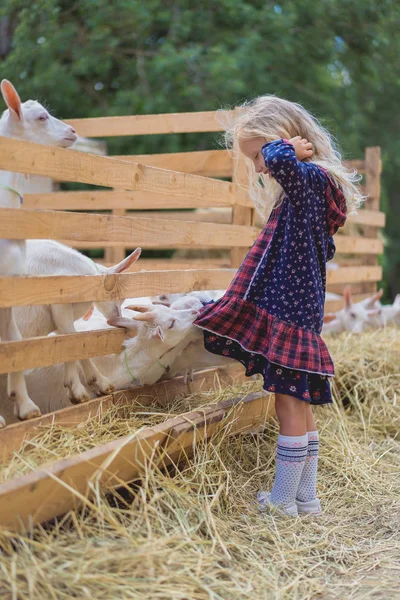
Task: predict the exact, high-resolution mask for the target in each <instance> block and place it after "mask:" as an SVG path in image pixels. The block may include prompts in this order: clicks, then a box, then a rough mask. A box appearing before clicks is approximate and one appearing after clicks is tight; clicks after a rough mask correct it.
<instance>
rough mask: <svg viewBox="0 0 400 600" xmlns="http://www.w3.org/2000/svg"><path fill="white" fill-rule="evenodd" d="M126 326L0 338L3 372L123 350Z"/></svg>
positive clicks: (46, 365) (0, 364) (0, 362)
mask: <svg viewBox="0 0 400 600" xmlns="http://www.w3.org/2000/svg"><path fill="white" fill-rule="evenodd" d="M124 339H125V332H124V330H123V329H100V330H97V331H83V332H80V333H68V334H65V335H56V336H50V337H47V336H42V337H37V338H31V339H25V340H20V341H18V342H0V374H1V373H12V372H14V371H23V370H28V369H36V368H38V367H48V366H49V365H57V364H59V363H64V362H70V361H74V360H78V359H82V358H91V357H92V356H107V354H116V353H117V352H121V350H122V343H123V341H124Z"/></svg>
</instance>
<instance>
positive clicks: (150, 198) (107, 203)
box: [24, 190, 252, 211]
mask: <svg viewBox="0 0 400 600" xmlns="http://www.w3.org/2000/svg"><path fill="white" fill-rule="evenodd" d="M234 204H239V205H241V206H252V203H251V200H249V199H248V198H247V197H246V196H235V195H231V196H229V197H226V198H225V197H224V196H219V197H218V198H213V197H211V198H209V197H207V196H201V195H199V196H197V197H193V196H191V197H185V196H171V195H165V194H159V193H154V192H146V191H139V192H130V191H123V192H119V191H114V190H93V191H86V192H52V193H49V194H42V193H40V194H26V196H25V197H24V207H25V208H41V209H45V210H92V211H98V210H112V209H116V208H123V209H125V210H129V209H131V210H148V209H149V208H151V209H152V210H162V209H179V208H207V207H225V206H226V207H229V206H233V205H234Z"/></svg>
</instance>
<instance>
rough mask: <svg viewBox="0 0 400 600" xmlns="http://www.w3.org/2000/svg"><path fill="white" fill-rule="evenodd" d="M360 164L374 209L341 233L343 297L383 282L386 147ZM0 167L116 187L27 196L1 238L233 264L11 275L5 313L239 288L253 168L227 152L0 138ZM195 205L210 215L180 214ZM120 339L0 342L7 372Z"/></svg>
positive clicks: (191, 123) (179, 262) (118, 120)
mask: <svg viewBox="0 0 400 600" xmlns="http://www.w3.org/2000/svg"><path fill="white" fill-rule="evenodd" d="M70 123H71V125H73V127H74V128H75V129H76V130H77V131H78V133H79V134H80V135H83V136H86V137H104V136H116V135H142V134H144V133H146V134H159V133H165V134H168V133H177V132H179V133H183V132H184V133H189V132H194V131H195V132H199V131H203V132H206V131H207V132H209V131H218V130H219V129H220V126H219V124H218V121H217V119H216V113H214V112H209V113H187V114H171V115H145V116H135V117H106V118H98V119H78V120H74V121H70ZM351 164H352V165H353V166H354V167H356V168H357V169H358V170H359V171H360V172H361V173H362V174H363V176H364V180H365V181H364V186H365V190H366V193H367V194H368V200H367V202H366V208H365V209H363V210H360V212H359V214H358V215H357V216H356V217H352V218H350V219H349V225H348V226H346V227H345V230H344V233H343V234H342V235H337V236H336V245H337V252H338V254H337V259H336V261H337V262H338V264H339V265H340V267H339V268H337V269H335V270H329V271H328V289H329V290H331V291H338V292H340V291H341V290H342V288H343V286H344V285H345V284H347V283H351V284H352V286H353V290H354V291H355V292H356V293H357V294H358V295H359V297H362V296H363V295H365V294H367V293H369V292H371V291H372V290H374V289H376V282H377V281H379V280H380V279H381V268H380V266H378V256H379V254H380V253H381V252H382V242H381V240H380V239H379V238H378V229H379V227H382V226H383V224H384V214H383V213H381V212H379V180H380V170H381V162H380V150H379V148H367V149H366V152H365V159H364V160H357V161H352V163H351ZM0 168H1V169H5V170H10V171H17V172H22V173H30V174H35V175H45V176H49V177H52V178H53V179H56V180H59V181H74V182H81V183H88V184H94V185H97V186H103V187H106V188H108V189H106V190H94V191H74V192H53V193H47V194H40V195H37V194H28V195H27V196H26V198H25V203H24V208H23V209H21V210H14V209H5V208H4V209H0V238H16V239H29V238H36V239H37V238H51V239H56V240H62V241H65V242H66V243H69V244H70V245H72V246H75V247H78V248H93V247H96V248H99V247H100V248H105V249H106V253H107V254H106V258H105V260H106V262H117V261H119V260H121V258H122V257H123V256H124V255H125V251H126V249H127V248H133V247H136V246H142V247H143V248H153V249H154V248H157V249H160V248H163V249H165V248H172V249H182V248H186V249H187V248H190V249H196V250H197V251H200V252H201V251H204V250H205V249H207V250H208V251H210V249H218V250H220V249H226V250H228V249H229V250H230V256H229V257H228V258H227V257H226V256H225V257H222V258H211V259H210V258H207V257H199V258H195V259H184V258H172V259H147V260H146V259H140V260H139V261H138V262H137V263H136V265H135V266H134V268H133V269H132V272H130V273H125V274H120V275H112V276H104V275H98V276H90V277H89V276H86V277H72V276H71V277H61V276H60V277H50V276H47V277H30V278H26V277H20V278H10V279H8V278H6V277H1V278H0V306H17V305H18V306H21V305H32V304H47V303H52V302H58V303H66V302H78V301H86V300H88V301H90V300H93V301H95V300H97V301H100V300H108V299H116V298H126V297H135V296H136V297H137V296H144V295H154V294H159V293H170V292H181V291H190V290H195V289H220V288H223V287H225V286H227V285H228V284H229V282H230V281H231V279H232V277H233V275H234V270H235V269H236V268H237V267H238V266H239V265H240V262H241V261H242V259H243V257H244V255H245V254H246V252H247V250H248V248H249V247H250V245H251V244H252V243H253V241H254V239H255V238H256V236H257V235H258V232H259V227H258V226H257V225H259V223H257V222H256V217H255V214H254V209H253V208H252V203H251V201H250V200H249V198H248V196H247V195H246V189H245V187H244V186H243V185H242V184H244V182H245V169H244V165H243V163H240V162H239V164H237V165H234V164H233V161H232V157H231V155H230V154H229V153H228V152H227V151H226V150H208V151H203V152H184V153H179V154H161V155H160V154H157V155H149V156H143V155H141V156H124V157H105V156H96V155H92V154H84V153H81V152H76V151H74V150H65V149H60V148H52V147H47V146H42V145H37V144H34V143H28V142H22V141H18V140H12V139H7V138H0ZM171 169H179V172H178V171H175V170H171ZM234 171H235V172H236V175H237V178H238V183H236V182H235V183H233V182H231V181H222V180H221V179H217V177H220V178H221V177H225V178H228V177H230V178H231V177H232V174H233V172H234ZM110 188H111V189H110ZM194 208H197V209H202V210H201V211H199V212H187V211H185V212H180V210H179V209H194ZM216 208H219V209H223V210H222V212H221V211H215V210H214V209H216ZM38 209H39V210H38ZM166 209H168V210H170V209H173V212H168V211H167V212H166ZM76 210H79V211H83V210H90V211H104V210H107V211H109V212H110V214H93V213H91V214H82V212H73V211H76ZM66 211H69V212H66ZM70 211H72V212H70ZM213 221H216V222H213ZM354 228H355V229H356V231H355V232H354ZM226 250H225V251H226ZM143 270H144V271H143ZM340 306H341V300H339V301H334V302H330V303H328V305H327V308H328V309H329V310H335V309H337V308H339V307H340ZM122 336H123V334H122V332H121V331H118V330H115V331H109V332H107V333H103V332H98V331H97V332H89V333H80V334H76V335H64V336H61V337H60V338H45V339H39V338H37V339H31V340H24V341H23V342H13V343H10V344H5V343H1V344H0V356H1V359H2V360H1V361H0V373H6V372H8V371H16V370H19V369H21V368H32V367H39V366H46V365H49V364H54V363H57V362H60V361H68V360H74V359H78V358H83V357H87V356H88V355H89V354H91V355H92V356H99V355H103V354H107V353H109V352H114V351H116V350H117V349H119V348H120V344H121V341H122ZM89 348H90V350H89Z"/></svg>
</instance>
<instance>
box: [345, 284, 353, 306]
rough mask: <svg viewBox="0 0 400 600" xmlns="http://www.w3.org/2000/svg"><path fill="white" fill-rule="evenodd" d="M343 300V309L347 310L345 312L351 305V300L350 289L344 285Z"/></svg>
mask: <svg viewBox="0 0 400 600" xmlns="http://www.w3.org/2000/svg"><path fill="white" fill-rule="evenodd" d="M343 298H344V306H345V308H347V310H349V309H350V307H351V305H352V304H353V302H352V299H351V287H350V286H349V285H346V287H345V288H344V290H343Z"/></svg>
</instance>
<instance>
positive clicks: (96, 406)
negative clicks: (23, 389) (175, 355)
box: [0, 363, 248, 463]
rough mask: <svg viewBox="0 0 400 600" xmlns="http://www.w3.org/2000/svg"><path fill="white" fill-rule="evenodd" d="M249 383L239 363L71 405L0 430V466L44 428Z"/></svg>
mask: <svg viewBox="0 0 400 600" xmlns="http://www.w3.org/2000/svg"><path fill="white" fill-rule="evenodd" d="M246 380H247V381H248V378H246V376H245V371H244V369H243V367H242V365H240V364H239V363H237V364H233V365H229V366H227V367H225V368H221V367H219V368H215V369H206V370H202V371H197V372H196V373H194V375H193V381H191V382H185V381H184V377H175V378H174V379H167V380H165V381H160V382H159V383H155V384H154V385H145V386H140V387H137V388H135V389H129V390H121V391H118V392H113V393H112V394H110V395H109V396H102V397H101V398H93V400H89V401H88V402H84V403H83V404H75V405H71V406H70V407H68V408H63V409H61V410H58V411H56V412H53V413H50V414H47V415H42V416H41V417H37V418H36V419H31V420H30V421H20V422H19V423H14V424H13V425H9V426H7V427H6V428H4V429H0V463H3V462H4V461H5V460H6V458H7V457H9V456H10V455H11V454H12V453H13V452H15V451H18V450H19V449H20V448H21V445H22V443H23V442H24V441H25V442H26V441H28V440H30V439H32V438H33V437H34V436H36V435H38V433H40V431H41V430H43V428H44V427H50V426H51V425H57V426H58V427H75V426H76V425H79V424H80V423H84V422H85V421H87V420H88V419H91V420H93V419H96V420H97V419H98V420H101V418H102V416H103V415H104V413H105V412H106V411H107V410H109V409H110V408H112V407H113V406H115V407H117V412H118V407H122V409H123V408H124V407H126V406H127V405H132V404H137V405H138V406H139V407H142V406H148V405H149V404H152V403H153V402H154V401H156V402H157V404H158V405H160V406H165V405H167V404H168V403H170V402H172V401H173V400H174V399H175V398H176V397H178V396H183V395H185V394H186V395H189V394H194V393H195V392H203V393H204V392H207V391H209V390H211V389H213V388H215V387H217V386H218V387H219V386H220V385H221V384H222V385H224V384H225V385H229V384H232V383H237V382H244V381H246Z"/></svg>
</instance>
